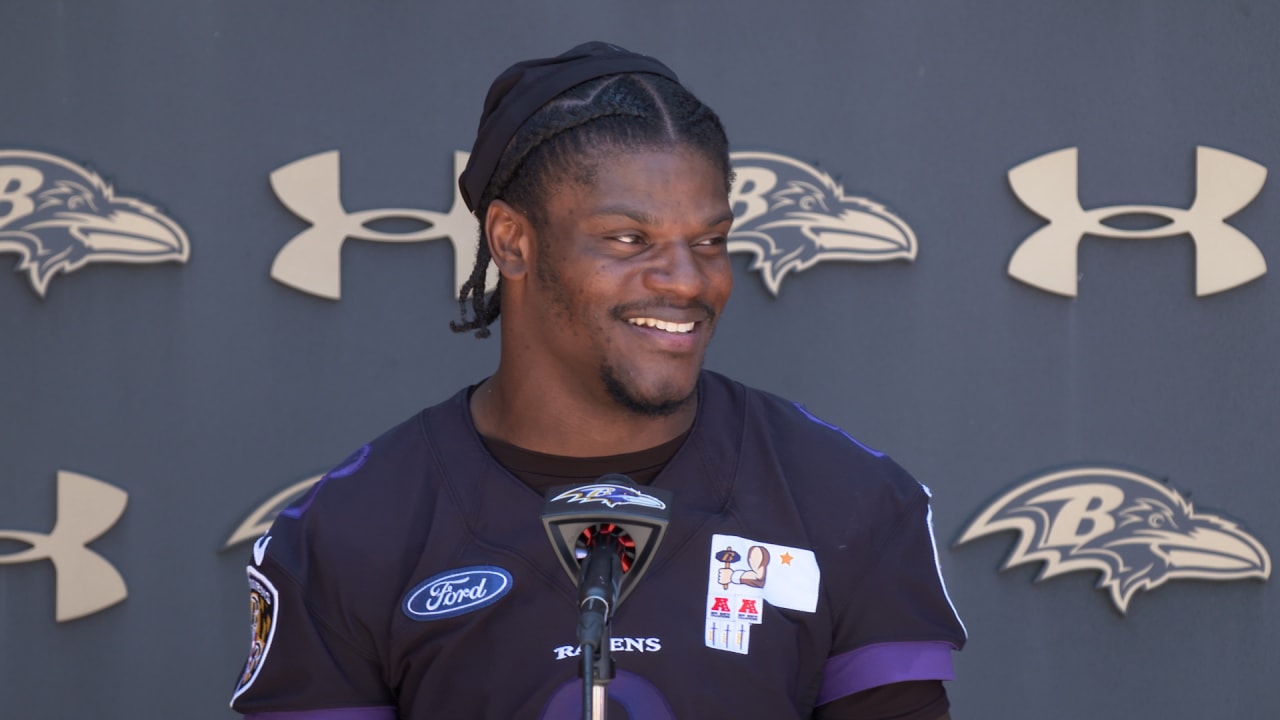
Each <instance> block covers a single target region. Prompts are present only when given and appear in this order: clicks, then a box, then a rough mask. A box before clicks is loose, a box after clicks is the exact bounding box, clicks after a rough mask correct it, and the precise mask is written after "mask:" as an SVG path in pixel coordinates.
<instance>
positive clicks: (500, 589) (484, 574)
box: [401, 565, 511, 621]
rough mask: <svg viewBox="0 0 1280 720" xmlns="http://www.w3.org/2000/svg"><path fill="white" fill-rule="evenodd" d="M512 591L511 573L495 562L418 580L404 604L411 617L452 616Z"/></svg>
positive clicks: (417, 618) (415, 618) (413, 618)
mask: <svg viewBox="0 0 1280 720" xmlns="http://www.w3.org/2000/svg"><path fill="white" fill-rule="evenodd" d="M509 590H511V573H509V572H507V571H506V570H503V569H502V568H500V567H494V566H492V565H476V566H475V567H467V568H460V569H458V570H446V571H445V572H442V573H440V574H439V575H433V576H432V577H429V578H427V579H426V580H423V581H422V582H420V583H418V584H417V585H416V586H415V587H414V588H413V589H412V590H410V591H409V594H408V595H405V596H404V604H403V605H402V606H401V607H402V609H403V610H404V614H405V615H408V616H409V619H410V620H418V621H426V620H439V619H441V618H449V617H453V616H454V615H461V614H463V613H469V612H471V611H472V610H479V609H480V608H482V607H485V606H488V605H492V604H494V603H495V602H497V601H498V600H499V599H500V598H501V597H502V596H503V595H506V594H507V592H508V591H509Z"/></svg>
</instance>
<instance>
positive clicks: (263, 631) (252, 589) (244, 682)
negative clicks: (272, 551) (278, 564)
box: [231, 567, 280, 703]
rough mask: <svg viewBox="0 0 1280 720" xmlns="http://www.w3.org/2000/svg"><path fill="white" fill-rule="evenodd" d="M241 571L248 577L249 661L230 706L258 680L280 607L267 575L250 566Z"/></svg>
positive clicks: (277, 596)
mask: <svg viewBox="0 0 1280 720" xmlns="http://www.w3.org/2000/svg"><path fill="white" fill-rule="evenodd" d="M245 571H246V572H247V573H248V576H249V658H248V659H247V660H245V663H244V670H243V671H242V672H241V673H240V680H239V681H238V682H237V683H236V690H235V693H234V694H233V695H232V696H231V702H232V703H234V702H235V701H236V698H238V697H240V695H241V694H243V693H244V691H246V690H248V689H249V686H250V685H253V681H254V680H257V679H258V672H259V671H261V670H262V664H263V663H264V662H266V660H267V653H268V652H269V651H270V650H271V639H272V638H273V637H275V634H276V614H277V612H278V611H279V606H280V603H279V595H278V594H277V593H276V586H275V585H272V584H271V581H270V580H268V579H267V576H266V575H263V574H262V573H260V572H258V571H257V570H255V569H254V568H253V567H247V568H245Z"/></svg>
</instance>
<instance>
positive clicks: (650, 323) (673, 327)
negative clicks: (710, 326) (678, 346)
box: [627, 318, 697, 333]
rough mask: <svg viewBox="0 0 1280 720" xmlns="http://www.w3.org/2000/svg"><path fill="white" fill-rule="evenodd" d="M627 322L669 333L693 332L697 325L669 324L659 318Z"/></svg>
mask: <svg viewBox="0 0 1280 720" xmlns="http://www.w3.org/2000/svg"><path fill="white" fill-rule="evenodd" d="M627 322H629V323H631V324H632V325H637V326H639V327H650V328H656V329H658V330H665V331H666V332H669V333H689V332H693V326H694V325H696V324H697V323H691V322H686V323H680V322H667V321H666V320H658V319H657V318H629V319H628V320H627Z"/></svg>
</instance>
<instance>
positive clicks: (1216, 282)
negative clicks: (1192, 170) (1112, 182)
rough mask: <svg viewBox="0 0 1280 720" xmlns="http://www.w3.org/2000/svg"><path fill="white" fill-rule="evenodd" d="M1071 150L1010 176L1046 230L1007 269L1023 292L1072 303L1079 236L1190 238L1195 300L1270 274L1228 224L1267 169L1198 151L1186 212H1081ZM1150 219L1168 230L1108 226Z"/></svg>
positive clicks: (1143, 208)
mask: <svg viewBox="0 0 1280 720" xmlns="http://www.w3.org/2000/svg"><path fill="white" fill-rule="evenodd" d="M1078 169H1079V166H1078V159H1077V154H1076V148H1066V149H1063V150H1058V151H1056V152H1051V153H1048V154H1046V155H1041V156H1040V157H1038V158H1033V159H1031V160H1028V161H1027V162H1024V163H1022V164H1021V165H1019V166H1017V167H1015V168H1013V169H1012V170H1010V171H1009V185H1010V186H1011V187H1012V188H1013V192H1014V194H1015V195H1017V196H1018V199H1019V200H1021V201H1022V203H1023V204H1024V205H1026V206H1027V207H1028V208H1030V209H1031V210H1032V211H1034V212H1035V213H1036V214H1037V215H1039V216H1040V217H1042V218H1044V219H1045V220H1048V221H1049V223H1048V224H1047V225H1045V226H1044V227H1042V228H1040V229H1039V230H1037V231H1036V232H1035V233H1032V234H1031V236H1029V237H1028V238H1027V239H1026V240H1024V241H1022V244H1021V245H1019V246H1018V249H1017V250H1016V251H1014V253H1013V258H1012V259H1011V260H1010V261H1009V274H1010V275H1012V276H1013V277H1014V278H1017V279H1018V280H1021V281H1022V282H1024V283H1027V284H1028V285H1031V286H1033V287H1037V288H1040V289H1041V290H1046V291H1048V292H1051V293H1057V294H1059V295H1066V296H1068V297H1075V296H1076V282H1077V277H1078V273H1077V269H1076V251H1077V248H1078V247H1079V245H1080V240H1081V239H1082V238H1083V236H1084V235H1086V234H1088V235H1098V236H1101V237H1108V238H1121V239H1133V240H1142V239H1147V238H1167V237H1172V236H1174V235H1180V234H1183V233H1187V234H1190V235H1191V237H1192V240H1193V241H1194V242H1195V247H1196V295H1197V296H1204V295H1212V294H1214V293H1219V292H1222V291H1224V290H1230V289H1231V288H1234V287H1237V286H1239V285H1243V284H1244V283H1247V282H1249V281H1250V280H1254V279H1256V278H1259V277H1261V276H1262V275H1264V274H1265V273H1266V272H1267V262H1266V260H1265V259H1264V258H1263V257H1262V252H1261V251H1259V250H1258V247H1257V246H1256V245H1254V244H1253V241H1252V240H1250V239H1249V238H1248V237H1246V236H1245V235H1244V233H1242V232H1240V231H1239V230H1236V229H1235V228H1233V227H1231V226H1230V225H1228V224H1227V223H1226V219H1227V218H1229V217H1231V216H1232V215H1234V214H1236V213H1237V212H1239V211H1240V210H1241V209H1243V208H1244V207H1245V206H1246V205H1248V204H1249V203H1250V202H1252V201H1253V199H1254V198H1255V197H1257V195H1258V193H1259V192H1261V190H1262V184H1263V182H1264V181H1265V180H1266V178H1267V169H1266V168H1265V167H1263V166H1261V165H1259V164H1258V163H1256V162H1254V161H1252V160H1249V159H1248V158H1243V157H1240V156H1239V155H1233V154H1231V153H1229V152H1225V151H1222V150H1215V149H1214V148H1211V147H1204V146H1200V147H1197V148H1196V198H1195V201H1194V202H1193V203H1192V204H1191V207H1189V208H1186V209H1182V208H1173V207H1163V206H1159V205H1114V206H1111V207H1103V208H1094V209H1092V210H1085V209H1084V208H1082V207H1081V206H1080V198H1079V195H1078V184H1077V175H1078ZM1133 214H1142V215H1154V216H1158V217H1161V218H1164V219H1166V220H1168V224H1166V225H1162V226H1160V227H1156V228H1151V229H1147V230H1121V229H1118V228H1114V227H1110V226H1108V225H1106V224H1105V221H1106V220H1107V219H1108V218H1115V217H1119V216H1121V215H1133Z"/></svg>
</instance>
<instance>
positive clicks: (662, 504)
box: [542, 474, 672, 720]
mask: <svg viewBox="0 0 1280 720" xmlns="http://www.w3.org/2000/svg"><path fill="white" fill-rule="evenodd" d="M671 501H672V495H671V491H669V490H663V489H661V488H654V487H647V486H645V487H642V486H637V485H636V484H635V483H634V482H632V481H631V478H629V477H627V476H626V475H618V474H610V475H604V476H601V477H600V479H599V480H597V481H595V482H592V483H587V484H585V485H563V486H560V487H555V488H551V489H550V490H549V491H547V499H546V503H545V504H543V506H542V524H543V527H545V528H546V531H547V539H548V540H550V541H551V547H552V548H553V549H554V550H555V553H556V556H557V557H558V558H559V559H560V565H561V567H563V568H564V571H565V573H567V574H568V575H569V578H570V579H571V580H572V581H574V582H576V583H577V584H578V646H579V647H581V648H582V651H581V655H582V672H581V675H582V695H583V699H582V715H583V717H584V718H587V720H604V717H605V712H606V710H607V706H608V697H609V694H608V683H609V681H610V680H612V679H613V677H614V674H615V672H614V667H613V657H612V656H611V655H610V654H609V639H610V636H609V620H610V618H612V617H613V615H614V613H615V612H616V611H617V608H618V604H619V603H621V602H622V601H623V600H626V599H627V596H628V595H629V594H630V593H631V591H632V590H633V589H635V586H636V583H637V582H639V581H640V578H641V577H642V576H643V575H644V571H645V569H646V568H647V567H648V565H649V561H650V560H651V559H652V558H653V556H654V555H655V554H656V553H657V550H658V544H659V542H660V541H661V540H662V536H663V535H664V534H665V533H666V529H667V523H668V522H669V521H670V519H671V509H670V507H671Z"/></svg>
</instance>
